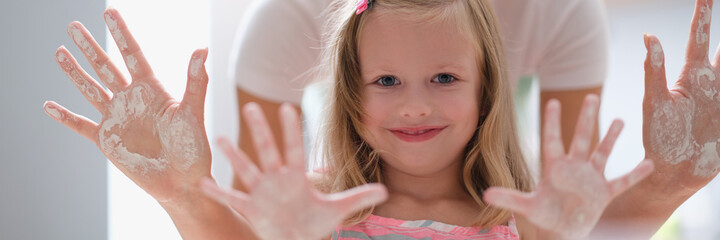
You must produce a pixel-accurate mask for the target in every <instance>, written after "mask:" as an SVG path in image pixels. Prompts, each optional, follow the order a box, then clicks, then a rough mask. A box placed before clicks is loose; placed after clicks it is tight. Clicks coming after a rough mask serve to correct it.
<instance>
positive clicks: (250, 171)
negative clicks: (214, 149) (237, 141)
mask: <svg viewBox="0 0 720 240" xmlns="http://www.w3.org/2000/svg"><path fill="white" fill-rule="evenodd" d="M217 143H218V146H220V149H221V150H222V151H223V153H225V155H226V156H227V157H228V159H229V160H230V164H231V165H232V167H233V170H234V171H235V175H236V176H237V177H238V178H240V181H241V182H242V183H243V185H244V186H245V189H247V191H248V192H251V191H252V188H253V187H254V186H255V185H256V184H257V182H258V179H259V177H260V170H258V168H257V166H255V164H254V163H252V162H251V161H250V158H249V157H248V156H247V154H245V152H243V151H242V150H239V149H237V148H236V147H235V146H234V145H233V144H232V142H230V140H229V139H227V138H225V137H220V138H218V140H217Z"/></svg>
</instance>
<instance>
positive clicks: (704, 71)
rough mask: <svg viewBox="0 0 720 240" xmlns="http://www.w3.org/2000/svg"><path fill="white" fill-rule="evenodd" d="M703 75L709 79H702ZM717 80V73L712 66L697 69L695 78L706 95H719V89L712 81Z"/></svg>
mask: <svg viewBox="0 0 720 240" xmlns="http://www.w3.org/2000/svg"><path fill="white" fill-rule="evenodd" d="M703 77H705V79H707V80H708V81H702V79H703ZM714 81H715V73H714V72H713V71H712V70H711V69H710V68H706V67H704V68H701V69H699V70H697V77H696V78H695V82H696V83H697V86H699V87H700V90H702V91H703V93H705V96H707V97H708V98H710V99H714V98H715V95H717V90H716V89H715V88H714V87H713V84H712V83H711V82H714Z"/></svg>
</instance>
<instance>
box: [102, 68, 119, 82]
mask: <svg viewBox="0 0 720 240" xmlns="http://www.w3.org/2000/svg"><path fill="white" fill-rule="evenodd" d="M100 76H101V77H102V78H103V79H105V82H107V83H113V82H115V76H114V75H113V74H112V72H110V69H108V66H107V65H102V67H100Z"/></svg>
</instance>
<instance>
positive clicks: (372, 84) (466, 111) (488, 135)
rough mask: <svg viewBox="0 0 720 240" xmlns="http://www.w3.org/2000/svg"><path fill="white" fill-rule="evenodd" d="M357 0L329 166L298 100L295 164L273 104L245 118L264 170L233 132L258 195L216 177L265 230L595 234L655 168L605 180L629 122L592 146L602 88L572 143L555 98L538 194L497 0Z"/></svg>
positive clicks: (286, 114) (336, 54)
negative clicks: (563, 133) (307, 163)
mask: <svg viewBox="0 0 720 240" xmlns="http://www.w3.org/2000/svg"><path fill="white" fill-rule="evenodd" d="M347 2H348V1H339V2H338V3H339V4H340V5H338V6H334V7H335V9H337V14H338V18H336V19H338V21H335V22H331V25H332V26H331V29H333V30H334V31H332V32H331V34H330V37H329V38H328V39H329V42H328V46H329V48H328V51H326V57H327V61H328V64H327V65H328V66H329V67H331V71H330V73H331V74H330V79H332V80H333V83H332V94H330V100H329V101H328V102H330V103H331V104H330V105H329V106H328V107H327V109H326V111H327V120H326V123H325V126H324V127H325V136H324V138H323V140H322V141H323V144H322V146H323V151H324V154H323V159H324V160H325V162H324V164H325V166H324V167H325V168H324V169H326V171H319V173H316V174H310V176H309V178H310V179H311V182H310V183H308V182H307V180H305V178H304V176H303V173H304V164H303V156H304V155H303V154H302V143H301V136H300V130H299V129H298V128H299V127H298V123H297V121H298V117H297V114H296V113H294V112H293V109H292V107H290V106H289V105H284V106H283V107H282V108H281V116H283V121H284V124H283V126H284V129H283V130H284V132H285V135H284V137H285V146H286V151H285V154H284V156H285V161H282V160H281V154H280V153H279V151H278V150H277V149H276V147H275V143H274V140H273V139H272V135H271V134H270V130H269V129H268V127H267V123H266V122H265V120H264V117H263V114H262V112H261V110H260V109H259V107H258V106H257V105H255V104H248V105H247V106H246V107H245V108H244V114H243V115H244V116H245V117H246V118H247V121H248V123H249V124H250V125H251V126H254V127H253V128H252V134H253V136H254V143H255V146H256V148H257V151H258V153H259V158H260V162H261V169H262V170H260V169H257V168H256V167H254V166H253V164H251V163H250V162H249V160H248V159H247V156H245V155H244V154H243V153H242V152H239V151H238V150H236V149H233V148H232V147H230V144H229V143H228V141H227V140H223V141H222V142H221V143H223V144H222V145H223V146H224V147H223V148H224V150H225V151H226V152H227V153H228V155H229V156H231V159H233V165H234V166H235V169H236V171H238V172H237V175H238V176H239V177H240V178H241V180H242V182H243V183H244V184H245V186H249V189H248V193H242V192H236V191H231V192H226V191H224V190H221V189H219V188H218V187H217V185H215V184H214V183H213V182H212V181H210V180H208V181H206V182H205V183H204V185H203V187H204V190H205V192H206V193H207V194H208V195H209V196H211V197H213V198H215V199H217V200H218V201H220V202H229V203H230V204H231V206H233V207H234V208H235V209H236V210H238V212H240V213H241V214H243V215H244V217H246V219H247V220H248V221H249V222H250V224H251V225H252V226H253V229H254V230H255V231H256V233H257V234H258V235H259V236H260V237H261V238H263V239H318V238H322V237H326V236H327V235H326V234H328V233H330V232H332V237H331V238H332V239H518V238H519V236H523V237H524V238H531V239H532V238H542V239H562V238H566V239H577V238H583V237H586V236H587V235H588V233H589V232H590V230H592V229H593V227H594V225H595V223H596V222H597V220H598V219H599V217H600V215H601V213H602V212H603V210H604V208H605V206H607V204H608V203H609V202H610V201H611V200H612V199H613V198H614V197H615V196H617V195H618V194H619V193H621V192H622V191H624V190H625V189H627V188H628V187H630V186H631V185H633V184H635V183H637V182H638V181H639V180H641V179H642V178H644V177H645V176H646V175H647V174H649V173H650V171H651V170H652V164H651V163H650V162H645V163H643V164H641V165H639V167H638V168H636V169H635V170H634V171H633V172H631V173H629V174H628V175H627V176H625V177H623V178H622V179H619V180H615V181H611V182H607V181H606V180H605V179H604V177H603V174H602V172H603V169H604V166H605V161H606V159H607V156H608V155H609V154H610V151H611V149H612V145H613V144H614V141H615V139H616V138H617V136H618V134H619V132H620V130H621V128H622V123H621V121H619V120H617V121H615V122H613V124H612V126H611V127H610V131H609V133H608V137H607V138H606V139H604V140H602V141H601V143H600V144H599V145H598V148H597V149H596V150H595V151H593V152H592V154H591V152H590V149H589V148H590V147H589V145H590V138H591V135H592V126H594V119H596V114H597V111H598V109H597V108H598V99H597V97H596V96H590V97H588V98H587V100H586V101H585V104H584V107H583V110H582V114H581V116H580V119H579V120H578V127H577V132H576V134H575V139H574V141H573V144H572V147H571V149H570V151H569V154H565V150H564V149H563V145H562V139H561V138H560V132H559V129H560V127H559V126H560V123H559V111H560V109H559V104H558V103H557V102H556V101H554V102H551V103H550V104H549V105H548V107H547V119H546V125H545V130H546V131H545V136H544V143H545V146H544V149H543V156H544V160H545V163H546V164H545V166H544V168H543V178H542V179H541V180H540V182H539V184H538V185H537V186H536V187H535V191H534V192H532V193H522V192H528V191H530V190H531V188H532V186H533V183H532V180H531V177H530V174H529V173H528V170H527V167H526V164H525V161H524V159H523V158H522V154H521V151H520V147H519V144H518V139H517V134H516V128H515V120H514V116H513V113H514V111H513V104H512V102H511V101H512V98H511V93H510V90H509V83H508V82H507V80H506V77H505V74H504V70H503V63H504V56H503V52H502V44H501V41H500V37H499V33H498V29H497V26H496V23H495V21H494V19H495V17H494V15H493V12H492V9H491V8H490V6H488V3H487V2H486V1H479V0H477V1H476V0H471V1H465V0H376V1H365V0H363V1H360V2H359V3H357V5H349V4H346V3H347ZM343 4H346V5H343ZM591 156H592V157H591ZM378 183H381V184H382V185H379V184H378ZM314 189H319V190H320V191H322V192H326V193H335V194H333V195H324V194H321V193H318V192H316V190H314ZM488 204H491V205H495V206H491V205H488ZM511 211H512V212H515V213H516V215H513V214H512V213H511ZM516 218H517V223H516ZM343 220H344V222H343V223H344V224H342V225H341V224H340V223H341V221H343ZM516 226H517V228H516ZM333 229H334V231H333Z"/></svg>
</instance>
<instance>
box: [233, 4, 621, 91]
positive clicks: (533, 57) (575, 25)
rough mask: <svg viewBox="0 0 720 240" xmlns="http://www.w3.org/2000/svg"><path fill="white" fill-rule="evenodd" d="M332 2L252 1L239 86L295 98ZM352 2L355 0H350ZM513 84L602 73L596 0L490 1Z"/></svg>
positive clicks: (581, 83) (243, 28)
mask: <svg viewBox="0 0 720 240" xmlns="http://www.w3.org/2000/svg"><path fill="white" fill-rule="evenodd" d="M331 1H332V0H256V1H255V2H253V3H252V4H251V6H250V8H249V9H248V11H247V13H246V15H245V18H244V19H243V21H242V23H241V24H240V29H239V31H240V32H239V33H238V34H239V35H238V38H237V39H236V40H235V46H234V50H233V53H232V55H231V56H233V58H234V59H233V60H234V70H233V71H232V72H233V74H234V79H235V81H236V83H237V86H238V87H240V88H242V89H243V90H245V91H247V92H250V93H252V94H254V95H256V96H258V97H261V98H264V99H267V100H271V101H276V102H291V103H295V104H298V105H299V104H300V102H301V99H302V93H303V88H304V87H305V85H306V84H308V83H310V82H311V81H312V80H314V79H312V78H313V77H314V76H313V75H312V74H310V71H311V70H312V69H314V68H315V67H316V66H317V65H318V64H319V63H320V61H321V57H320V54H321V43H322V41H321V36H322V30H323V27H324V21H325V20H326V19H327V8H328V6H330V3H331ZM347 1H353V0H347ZM491 2H492V4H493V7H494V9H495V11H496V14H497V17H498V18H499V24H500V29H501V33H502V35H503V41H504V42H503V44H504V46H505V53H506V57H507V61H508V62H507V67H508V72H509V79H510V81H511V82H512V86H513V87H514V86H515V85H516V84H517V80H518V78H519V77H521V76H526V75H535V76H537V77H538V78H539V83H540V84H539V85H540V89H541V90H573V89H586V88H591V87H597V86H600V85H602V83H603V82H604V80H605V76H606V68H607V54H608V53H607V52H608V49H607V48H608V46H607V42H608V38H607V35H608V34H607V33H608V30H607V29H608V28H607V23H606V18H605V10H604V7H603V5H602V3H601V2H600V0H491Z"/></svg>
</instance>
